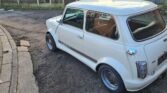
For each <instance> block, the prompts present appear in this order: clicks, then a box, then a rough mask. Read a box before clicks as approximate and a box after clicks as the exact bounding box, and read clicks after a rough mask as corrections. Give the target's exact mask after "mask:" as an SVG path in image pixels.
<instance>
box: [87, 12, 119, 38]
mask: <svg viewBox="0 0 167 93" xmlns="http://www.w3.org/2000/svg"><path fill="white" fill-rule="evenodd" d="M86 30H87V31H88V32H91V33H95V34H98V35H101V36H104V37H107V38H112V39H118V38H119V34H118V30H117V27H116V22H115V20H114V18H113V16H112V15H110V14H107V13H101V12H95V11H88V12H87V14H86Z"/></svg>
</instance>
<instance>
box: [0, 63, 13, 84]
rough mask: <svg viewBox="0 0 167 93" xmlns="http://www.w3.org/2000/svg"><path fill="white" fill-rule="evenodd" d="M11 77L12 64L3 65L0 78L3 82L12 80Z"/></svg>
mask: <svg viewBox="0 0 167 93" xmlns="http://www.w3.org/2000/svg"><path fill="white" fill-rule="evenodd" d="M10 77H11V64H5V65H2V71H1V75H0V80H2V82H8V81H10Z"/></svg>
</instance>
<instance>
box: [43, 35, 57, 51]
mask: <svg viewBox="0 0 167 93" xmlns="http://www.w3.org/2000/svg"><path fill="white" fill-rule="evenodd" d="M46 44H47V47H48V49H49V50H50V51H53V52H55V51H56V50H58V49H57V47H56V44H55V41H54V39H53V37H52V35H51V34H50V33H47V34H46Z"/></svg>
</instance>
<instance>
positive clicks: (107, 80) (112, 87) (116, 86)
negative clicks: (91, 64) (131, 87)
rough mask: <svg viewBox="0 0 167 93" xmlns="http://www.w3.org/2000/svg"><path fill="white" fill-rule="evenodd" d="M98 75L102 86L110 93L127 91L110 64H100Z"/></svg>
mask: <svg viewBox="0 0 167 93" xmlns="http://www.w3.org/2000/svg"><path fill="white" fill-rule="evenodd" d="M98 75H99V77H100V79H101V81H102V82H103V84H104V86H105V87H106V88H107V89H108V90H109V91H110V92H111V93H127V91H126V89H125V86H124V83H123V80H122V78H121V77H120V75H119V74H118V73H117V71H116V70H114V69H113V68H112V67H111V66H108V65H102V66H100V67H99V69H98Z"/></svg>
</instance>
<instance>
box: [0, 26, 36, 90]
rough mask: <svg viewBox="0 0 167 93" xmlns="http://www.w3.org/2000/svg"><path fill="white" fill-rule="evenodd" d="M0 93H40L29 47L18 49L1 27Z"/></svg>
mask: <svg viewBox="0 0 167 93" xmlns="http://www.w3.org/2000/svg"><path fill="white" fill-rule="evenodd" d="M0 93H38V87H37V85H36V82H35V78H34V75H33V66H32V60H31V56H30V54H29V52H28V48H27V47H25V46H24V47H23V46H20V47H18V48H17V47H16V44H15V42H14V40H13V38H12V37H11V35H10V34H9V33H8V31H7V30H6V29H5V28H4V27H2V26H1V25H0Z"/></svg>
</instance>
